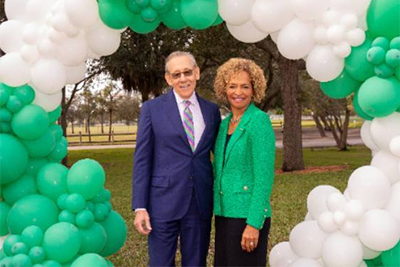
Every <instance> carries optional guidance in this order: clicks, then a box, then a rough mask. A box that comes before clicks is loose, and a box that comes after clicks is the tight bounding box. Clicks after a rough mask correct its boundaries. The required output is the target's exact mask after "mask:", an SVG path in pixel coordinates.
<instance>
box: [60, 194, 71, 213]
mask: <svg viewBox="0 0 400 267" xmlns="http://www.w3.org/2000/svg"><path fill="white" fill-rule="evenodd" d="M68 196H69V194H62V195H61V196H59V197H58V199H57V206H58V207H59V208H60V210H65V209H66V208H67V204H66V203H67V198H68Z"/></svg>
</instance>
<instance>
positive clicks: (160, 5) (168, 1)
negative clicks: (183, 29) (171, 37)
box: [150, 0, 172, 13]
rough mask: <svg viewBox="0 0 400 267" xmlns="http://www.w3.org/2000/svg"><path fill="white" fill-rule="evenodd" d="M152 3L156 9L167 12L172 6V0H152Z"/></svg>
mask: <svg viewBox="0 0 400 267" xmlns="http://www.w3.org/2000/svg"><path fill="white" fill-rule="evenodd" d="M150 4H151V6H152V7H153V8H154V9H155V10H157V11H162V12H164V13H165V12H168V11H169V9H170V8H171V7H172V0H151V1H150Z"/></svg>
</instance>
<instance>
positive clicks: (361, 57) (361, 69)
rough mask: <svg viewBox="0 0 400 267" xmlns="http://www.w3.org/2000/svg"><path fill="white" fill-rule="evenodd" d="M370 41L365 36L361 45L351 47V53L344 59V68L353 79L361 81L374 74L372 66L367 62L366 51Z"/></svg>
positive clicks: (370, 43)
mask: <svg viewBox="0 0 400 267" xmlns="http://www.w3.org/2000/svg"><path fill="white" fill-rule="evenodd" d="M371 45H372V41H371V39H370V38H369V37H368V36H367V37H366V38H365V41H364V43H363V44H362V45H360V46H357V47H352V49H351V54H350V55H349V56H348V57H347V58H346V59H345V67H344V68H345V70H346V72H347V74H349V75H350V76H351V78H353V79H354V80H357V81H359V82H363V81H365V80H367V79H368V78H369V77H372V76H374V75H375V72H374V66H373V65H372V64H371V63H369V62H368V60H367V53H368V50H369V49H370V48H371Z"/></svg>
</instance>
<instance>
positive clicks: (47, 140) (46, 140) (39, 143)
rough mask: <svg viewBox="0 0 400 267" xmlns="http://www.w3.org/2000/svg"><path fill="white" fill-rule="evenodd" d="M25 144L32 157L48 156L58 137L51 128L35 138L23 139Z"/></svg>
mask: <svg viewBox="0 0 400 267" xmlns="http://www.w3.org/2000/svg"><path fill="white" fill-rule="evenodd" d="M22 142H23V144H24V145H25V147H26V150H27V151H28V154H29V156H30V157H32V158H43V157H47V156H48V155H49V154H50V153H51V151H52V150H53V149H54V148H55V146H56V139H55V137H54V135H53V134H52V133H51V131H50V130H47V131H46V132H45V133H44V134H43V135H42V136H41V137H39V138H38V139H35V140H23V141H22Z"/></svg>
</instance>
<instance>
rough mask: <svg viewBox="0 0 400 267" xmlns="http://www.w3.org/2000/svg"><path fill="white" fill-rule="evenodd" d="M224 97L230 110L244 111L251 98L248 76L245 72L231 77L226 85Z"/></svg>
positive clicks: (251, 91)
mask: <svg viewBox="0 0 400 267" xmlns="http://www.w3.org/2000/svg"><path fill="white" fill-rule="evenodd" d="M226 95H227V97H228V101H229V104H230V105H231V108H235V109H240V110H242V109H244V110H245V109H246V108H247V107H248V106H249V105H250V103H251V99H252V96H253V86H252V85H251V79H250V75H249V74H248V73H247V72H246V71H241V72H238V73H237V74H235V75H233V76H232V77H231V79H230V80H229V82H228V84H227V88H226Z"/></svg>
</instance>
